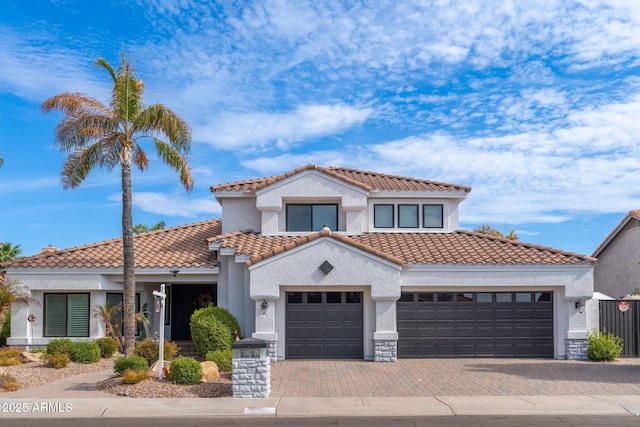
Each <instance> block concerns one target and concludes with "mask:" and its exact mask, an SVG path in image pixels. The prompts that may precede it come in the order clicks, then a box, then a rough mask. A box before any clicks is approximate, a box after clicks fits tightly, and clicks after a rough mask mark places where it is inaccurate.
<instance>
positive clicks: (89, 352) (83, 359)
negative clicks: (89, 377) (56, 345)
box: [69, 341, 100, 363]
mask: <svg viewBox="0 0 640 427" xmlns="http://www.w3.org/2000/svg"><path fill="white" fill-rule="evenodd" d="M69 357H70V358H71V360H73V361H74V362H76V363H96V362H99V361H100V347H99V346H98V344H96V343H94V342H87V341H76V342H73V343H71V346H70V347H69Z"/></svg>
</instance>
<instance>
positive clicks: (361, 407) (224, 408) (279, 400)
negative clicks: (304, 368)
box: [0, 371, 640, 419]
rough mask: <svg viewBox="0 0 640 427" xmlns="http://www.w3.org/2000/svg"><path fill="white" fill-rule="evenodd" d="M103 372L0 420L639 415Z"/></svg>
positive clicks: (15, 395)
mask: <svg viewBox="0 0 640 427" xmlns="http://www.w3.org/2000/svg"><path fill="white" fill-rule="evenodd" d="M112 375H113V374H112V373H111V372H110V371H104V372H97V373H90V374H83V375H77V376H75V377H70V378H65V379H63V380H60V381H55V382H52V383H49V384H46V385H44V386H40V387H35V388H31V389H26V390H19V391H16V392H12V393H5V394H3V395H0V411H2V414H1V417H2V418H52V417H53V418H65V417H69V418H71V417H72V418H125V419H128V418H140V417H145V418H154V417H166V416H171V417H185V418H194V417H196V418H198V417H199V418H208V417H246V416H251V417H255V416H264V417H275V416H278V417H294V416H295V417H300V416H302V417H327V416H331V417H359V416H362V417H364V416H366V417H371V416H382V415H384V416H387V417H389V416H398V417H402V416H461V415H495V416H500V415H545V416H549V415H589V414H591V415H618V416H620V415H636V416H637V415H638V414H640V395H598V394H597V390H594V392H595V393H594V395H588V396H576V395H573V396H567V395H564V396H550V395H521V396H482V395H478V396H414V397H407V396H405V397H285V396H275V397H270V398H267V399H238V398H217V399H133V398H127V397H120V396H115V395H111V394H107V393H102V392H101V391H99V390H97V389H96V387H95V384H96V383H97V382H99V381H101V380H103V379H106V378H108V377H110V376H112Z"/></svg>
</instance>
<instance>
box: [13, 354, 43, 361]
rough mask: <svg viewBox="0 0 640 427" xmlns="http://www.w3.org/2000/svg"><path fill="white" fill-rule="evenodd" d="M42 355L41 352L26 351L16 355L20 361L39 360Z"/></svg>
mask: <svg viewBox="0 0 640 427" xmlns="http://www.w3.org/2000/svg"><path fill="white" fill-rule="evenodd" d="M42 355H43V354H42V353H31V352H28V351H23V352H22V353H20V355H19V356H18V360H19V361H20V362H21V363H29V362H39V361H40V359H41V358H42Z"/></svg>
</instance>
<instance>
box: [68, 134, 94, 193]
mask: <svg viewBox="0 0 640 427" xmlns="http://www.w3.org/2000/svg"><path fill="white" fill-rule="evenodd" d="M102 150H103V147H102V146H101V145H100V144H99V143H95V144H92V145H90V146H88V147H86V148H79V149H77V150H76V151H74V152H73V153H71V154H69V156H68V157H67V159H66V160H65V162H64V164H63V166H62V178H61V181H62V187H63V188H64V189H65V190H66V189H68V188H76V187H77V186H78V185H80V183H82V182H83V181H84V180H85V179H86V178H87V176H88V175H89V173H90V172H91V170H92V169H93V168H94V167H96V166H97V165H100V164H101V162H102V159H103V155H102Z"/></svg>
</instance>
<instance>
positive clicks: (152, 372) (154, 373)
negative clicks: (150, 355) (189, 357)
mask: <svg viewBox="0 0 640 427" xmlns="http://www.w3.org/2000/svg"><path fill="white" fill-rule="evenodd" d="M159 365H160V361H159V360H156V361H155V362H153V365H151V367H150V368H149V376H150V377H152V378H158V367H159ZM170 367H171V361H169V360H165V361H164V363H163V364H162V378H167V377H168V376H169V368H170Z"/></svg>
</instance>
